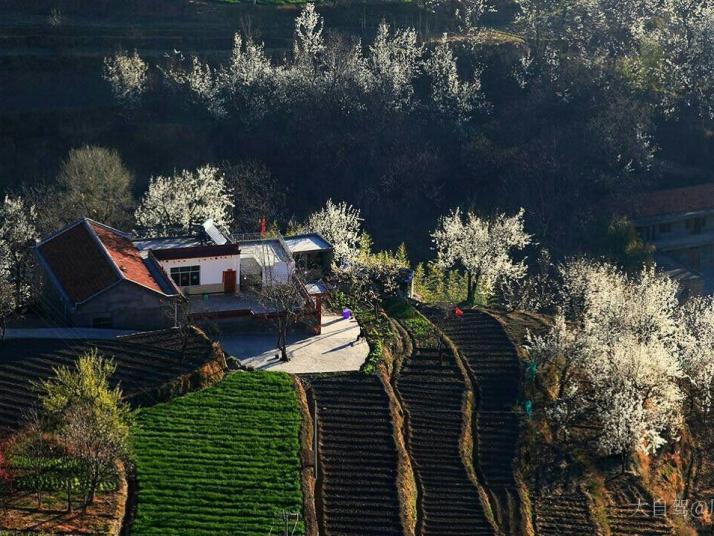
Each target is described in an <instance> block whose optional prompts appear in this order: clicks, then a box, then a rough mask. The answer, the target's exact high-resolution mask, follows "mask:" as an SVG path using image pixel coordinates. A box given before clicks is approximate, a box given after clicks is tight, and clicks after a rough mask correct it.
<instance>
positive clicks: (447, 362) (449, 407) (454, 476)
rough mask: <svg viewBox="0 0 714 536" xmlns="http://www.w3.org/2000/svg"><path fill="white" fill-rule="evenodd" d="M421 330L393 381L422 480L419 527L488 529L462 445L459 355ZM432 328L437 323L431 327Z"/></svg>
mask: <svg viewBox="0 0 714 536" xmlns="http://www.w3.org/2000/svg"><path fill="white" fill-rule="evenodd" d="M405 325H406V326H407V327H408V329H409V331H410V333H412V334H414V333H415V332H417V336H416V337H415V350H414V354H413V355H412V357H411V359H409V360H408V361H407V362H406V363H405V365H404V367H403V368H402V370H401V372H400V373H399V375H398V377H397V379H396V382H395V387H396V389H397V392H398V394H399V396H400V398H401V401H402V405H403V407H404V410H405V413H406V421H407V426H408V433H407V447H408V449H409V451H410V453H411V456H412V459H413V461H414V466H415V472H416V476H417V481H418V483H419V491H420V495H419V499H418V501H419V512H420V518H419V519H418V522H417V531H418V533H419V534H422V535H428V536H431V535H464V536H467V535H468V536H476V535H482V534H483V535H486V534H488V535H490V534H494V531H493V528H492V526H491V525H490V523H489V521H488V520H487V518H486V516H485V514H484V510H483V506H482V504H481V501H480V498H479V495H478V492H477V490H476V487H475V486H474V484H473V483H472V482H471V480H470V479H469V475H468V473H467V471H466V468H465V467H464V465H463V463H462V460H461V455H460V450H459V444H460V438H461V434H462V427H463V412H462V404H463V400H464V396H465V394H466V387H465V384H464V379H463V377H462V374H461V371H460V369H459V367H458V365H457V364H456V361H455V356H454V355H453V354H451V352H449V351H448V350H444V351H443V352H442V353H441V354H440V352H439V350H438V348H437V347H435V346H434V344H432V342H433V341H435V340H436V337H435V336H432V337H427V336H425V335H424V334H423V333H419V330H417V329H415V325H414V323H413V321H412V323H411V324H410V323H405ZM432 330H433V328H432Z"/></svg>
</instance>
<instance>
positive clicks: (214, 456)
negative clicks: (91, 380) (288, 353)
mask: <svg viewBox="0 0 714 536" xmlns="http://www.w3.org/2000/svg"><path fill="white" fill-rule="evenodd" d="M300 423H301V415H300V411H299V407H298V403H297V399H296V395H295V391H294V389H293V383H292V378H291V377H290V376H289V375H287V374H280V373H270V372H253V373H249V374H248V373H236V374H232V375H230V376H229V377H227V378H226V379H225V380H224V381H222V382H221V383H220V384H218V385H216V386H214V387H211V388H208V389H205V390H203V391H200V392H195V393H191V394H188V395H185V396H182V397H179V398H176V399H174V400H172V401H170V402H167V403H165V404H160V405H157V406H154V407H151V408H147V409H144V410H141V411H140V412H139V414H138V419H137V425H136V429H135V432H134V437H133V447H134V452H135V457H136V466H137V487H138V506H137V512H136V518H135V520H134V524H133V527H132V533H133V534H137V535H145V534H162V535H169V534H179V533H180V534H189V533H190V534H211V535H220V534H226V535H228V534H230V535H241V534H245V535H256V534H270V533H272V534H282V531H283V529H284V527H285V523H286V521H285V520H286V519H287V520H289V521H288V524H289V530H290V533H291V534H304V527H303V524H302V521H299V520H296V514H299V513H301V512H302V493H301V486H300V453H299V448H300V445H299V433H300Z"/></svg>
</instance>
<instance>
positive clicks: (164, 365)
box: [0, 330, 216, 429]
mask: <svg viewBox="0 0 714 536" xmlns="http://www.w3.org/2000/svg"><path fill="white" fill-rule="evenodd" d="M182 342H183V341H181V339H180V337H177V336H176V333H175V331H174V330H164V331H153V332H149V333H144V334H138V335H130V336H127V337H121V338H118V339H109V340H98V341H84V340H74V341H64V340H60V339H9V340H7V341H5V342H3V344H1V345H0V429H1V428H3V427H5V428H14V427H16V426H17V425H18V423H19V420H20V418H21V417H22V413H23V411H25V410H27V409H29V408H30V407H32V406H33V404H34V403H35V400H36V396H35V393H34V392H33V391H32V381H36V380H40V379H43V378H48V377H49V376H51V375H52V373H53V370H54V368H56V367H58V366H73V365H74V362H75V361H76V359H77V357H78V356H79V355H81V354H82V353H83V352H86V351H87V350H89V349H90V348H97V349H98V350H99V352H100V354H101V355H102V356H104V357H111V358H113V359H114V361H115V362H116V364H117V371H116V373H115V374H114V376H113V377H112V382H113V384H114V385H116V384H119V385H120V386H121V388H122V390H123V392H124V396H125V398H127V399H129V400H142V401H151V399H152V398H153V395H154V394H155V392H156V389H158V388H160V387H161V386H163V385H165V384H167V383H168V382H171V381H172V380H174V379H175V378H177V377H178V376H182V375H184V374H189V373H191V372H193V371H195V370H196V369H198V368H200V367H201V366H203V365H205V364H206V363H208V362H210V361H211V360H213V359H215V357H216V356H215V355H214V352H213V347H212V346H211V341H210V340H209V339H207V338H206V337H204V336H203V335H201V334H199V333H197V332H194V333H193V334H192V335H191V336H190V337H188V338H187V339H186V346H185V348H184V351H183V352H182V351H181V346H182Z"/></svg>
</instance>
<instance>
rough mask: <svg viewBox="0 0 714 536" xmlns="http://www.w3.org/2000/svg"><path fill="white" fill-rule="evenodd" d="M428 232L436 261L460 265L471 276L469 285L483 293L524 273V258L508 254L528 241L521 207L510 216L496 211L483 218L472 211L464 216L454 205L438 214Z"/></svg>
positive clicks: (520, 248)
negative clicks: (432, 230)
mask: <svg viewBox="0 0 714 536" xmlns="http://www.w3.org/2000/svg"><path fill="white" fill-rule="evenodd" d="M431 236H432V239H433V242H434V245H435V247H436V251H437V259H438V262H439V264H440V265H441V266H443V267H452V266H455V265H461V266H462V267H463V268H464V270H466V272H467V273H468V274H469V276H470V277H471V279H472V286H474V287H475V288H478V289H480V290H482V291H483V292H485V293H490V292H491V290H492V289H493V287H494V285H495V284H496V283H497V282H499V281H502V280H505V279H518V278H521V277H523V276H524V275H525V273H526V267H525V264H524V262H523V261H520V262H516V261H514V260H513V259H512V258H511V254H512V253H513V252H514V251H518V250H522V249H523V248H525V247H526V246H527V245H528V244H530V242H531V235H529V234H528V233H526V232H525V229H524V225H523V209H521V210H519V211H518V212H517V213H516V214H515V215H513V216H506V215H505V214H497V215H496V216H495V217H493V218H490V219H486V218H480V217H479V216H478V215H476V214H475V213H474V212H468V213H466V215H465V217H464V215H463V214H462V213H461V209H460V208H457V209H456V210H454V211H453V212H451V214H449V215H448V216H443V217H442V218H440V220H439V225H438V227H437V229H436V230H435V231H434V232H433V233H432V235H431ZM471 292H472V290H470V294H471Z"/></svg>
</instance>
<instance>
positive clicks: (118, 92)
mask: <svg viewBox="0 0 714 536" xmlns="http://www.w3.org/2000/svg"><path fill="white" fill-rule="evenodd" d="M148 70H149V67H148V65H147V64H146V62H145V61H144V60H143V59H141V57H140V56H139V54H138V52H136V50H135V51H134V53H133V54H127V53H124V52H118V53H117V54H115V55H114V56H109V57H107V58H104V79H105V80H106V81H107V82H109V85H110V86H111V89H112V93H113V94H114V97H115V98H116V99H117V100H119V101H120V102H122V103H123V104H126V105H134V104H136V103H137V101H138V100H139V99H140V98H141V95H142V94H143V93H144V92H145V91H146V85H147V81H148V77H147V72H148Z"/></svg>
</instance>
